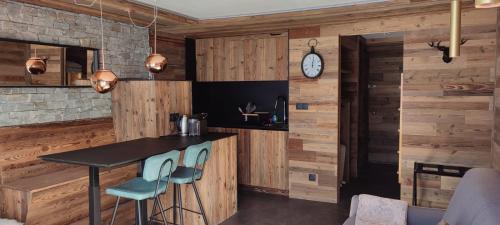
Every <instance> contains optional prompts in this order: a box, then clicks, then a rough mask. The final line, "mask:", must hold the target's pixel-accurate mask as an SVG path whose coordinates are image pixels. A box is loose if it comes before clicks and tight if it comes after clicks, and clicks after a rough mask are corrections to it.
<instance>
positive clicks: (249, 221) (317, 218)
mask: <svg viewBox="0 0 500 225" xmlns="http://www.w3.org/2000/svg"><path fill="white" fill-rule="evenodd" d="M238 197H239V198H238V201H239V204H238V205H239V207H238V213H237V214H236V215H234V216H233V217H231V218H229V219H228V220H227V221H225V222H224V223H222V224H221V225H299V224H300V225H304V224H310V225H336V224H342V223H343V222H344V221H345V219H346V218H347V217H348V216H349V210H348V209H347V208H342V207H340V206H339V205H337V204H329V203H321V202H312V201H305V200H298V199H289V198H287V197H282V196H276V195H269V194H262V193H255V192H241V193H240V194H239V196H238Z"/></svg>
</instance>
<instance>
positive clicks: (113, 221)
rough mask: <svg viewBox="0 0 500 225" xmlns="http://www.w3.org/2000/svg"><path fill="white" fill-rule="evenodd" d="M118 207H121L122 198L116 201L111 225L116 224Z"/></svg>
mask: <svg viewBox="0 0 500 225" xmlns="http://www.w3.org/2000/svg"><path fill="white" fill-rule="evenodd" d="M118 206H120V197H118V198H117V199H116V204H115V209H113V217H111V225H113V224H115V218H116V211H118Z"/></svg>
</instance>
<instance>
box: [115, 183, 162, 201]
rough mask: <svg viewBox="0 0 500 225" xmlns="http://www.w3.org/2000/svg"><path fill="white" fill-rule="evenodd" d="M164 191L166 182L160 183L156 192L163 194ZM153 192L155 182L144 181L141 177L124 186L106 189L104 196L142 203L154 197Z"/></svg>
mask: <svg viewBox="0 0 500 225" xmlns="http://www.w3.org/2000/svg"><path fill="white" fill-rule="evenodd" d="M166 189H167V182H166V181H161V182H160V184H159V186H158V192H159V193H163V192H165V190H166ZM155 191H156V181H146V180H144V179H142V177H138V178H134V179H132V180H130V181H127V182H126V183H124V184H120V185H118V186H114V187H110V188H107V189H106V194H108V195H114V196H116V197H124V198H128V199H133V200H136V201H142V200H145V199H150V198H153V197H155Z"/></svg>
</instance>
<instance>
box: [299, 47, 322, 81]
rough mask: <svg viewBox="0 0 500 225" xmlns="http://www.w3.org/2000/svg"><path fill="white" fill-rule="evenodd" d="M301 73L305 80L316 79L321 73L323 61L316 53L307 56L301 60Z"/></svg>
mask: <svg viewBox="0 0 500 225" xmlns="http://www.w3.org/2000/svg"><path fill="white" fill-rule="evenodd" d="M302 72H303V73H304V76H306V77H307V78H316V77H319V76H320V75H321V73H323V59H322V58H321V56H320V55H318V54H316V53H309V54H307V55H306V56H305V57H304V59H303V60H302Z"/></svg>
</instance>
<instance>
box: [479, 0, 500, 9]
mask: <svg viewBox="0 0 500 225" xmlns="http://www.w3.org/2000/svg"><path fill="white" fill-rule="evenodd" d="M475 5H476V8H481V9H484V8H494V7H499V6H500V0H476V4H475Z"/></svg>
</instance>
